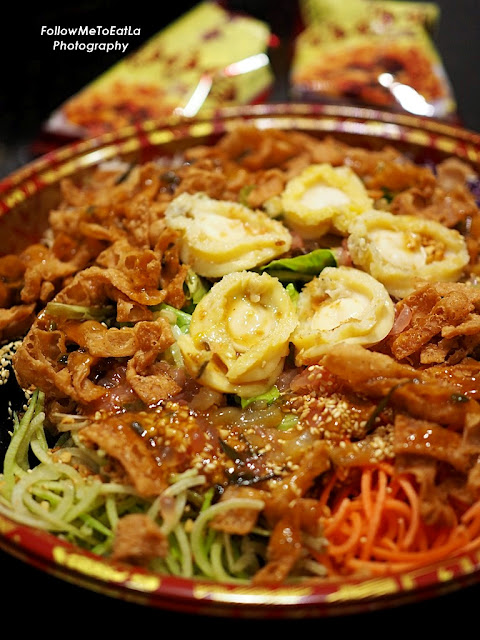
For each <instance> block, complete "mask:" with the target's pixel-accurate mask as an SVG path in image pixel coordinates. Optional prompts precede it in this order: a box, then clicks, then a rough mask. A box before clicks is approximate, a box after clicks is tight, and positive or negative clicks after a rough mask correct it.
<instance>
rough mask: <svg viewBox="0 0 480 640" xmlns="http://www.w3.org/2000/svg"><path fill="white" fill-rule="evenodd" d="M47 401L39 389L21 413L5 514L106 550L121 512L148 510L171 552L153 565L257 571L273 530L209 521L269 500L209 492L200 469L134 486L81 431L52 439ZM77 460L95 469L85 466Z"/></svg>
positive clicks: (171, 570)
mask: <svg viewBox="0 0 480 640" xmlns="http://www.w3.org/2000/svg"><path fill="white" fill-rule="evenodd" d="M43 403H44V395H43V393H41V392H35V393H34V394H33V395H32V396H31V397H30V399H29V400H28V404H27V407H26V410H25V412H24V413H23V415H21V416H20V415H18V414H15V415H14V418H13V431H12V437H11V441H10V444H9V447H8V450H7V453H6V455H5V459H4V467H3V473H2V474H0V513H2V514H4V515H6V516H7V517H9V518H11V519H13V520H15V521H18V522H20V523H23V524H26V525H28V526H32V527H35V528H37V529H43V530H45V531H49V532H51V533H53V534H54V535H57V536H59V537H61V538H63V539H64V540H68V541H70V542H72V543H73V544H75V545H77V546H78V547H81V548H83V549H87V550H89V551H92V552H93V553H96V554H99V555H101V556H104V557H108V556H109V555H110V554H111V552H112V548H113V542H114V538H115V530H116V526H117V524H118V522H119V520H120V518H121V517H122V516H123V515H125V514H129V513H143V514H146V515H148V516H150V517H151V518H152V520H154V521H155V522H156V523H157V524H158V526H159V527H160V528H161V530H162V531H163V533H164V534H165V535H166V536H167V538H168V542H169V552H168V555H167V556H166V557H165V558H155V559H154V560H153V561H152V563H151V568H152V569H153V570H156V571H160V572H162V573H166V574H171V575H178V576H182V577H189V578H195V577H204V578H205V577H208V578H213V579H215V580H221V581H226V580H228V581H229V582H232V581H233V582H239V583H244V582H248V580H249V579H250V578H251V576H252V575H253V574H254V573H255V571H257V570H258V568H259V566H261V562H262V559H264V558H265V554H266V548H267V542H268V533H267V532H263V531H262V532H258V533H256V534H255V535H253V536H242V537H236V536H233V535H229V534H225V533H223V532H217V531H215V530H213V529H212V528H210V527H209V526H208V523H209V522H210V520H211V519H212V518H213V517H215V515H217V514H219V513H221V512H224V511H226V510H228V509H239V508H248V509H252V508H253V509H258V510H259V511H260V510H261V509H262V508H263V501H261V500H254V499H251V498H241V499H240V498H238V499H234V500H228V501H224V502H215V501H214V489H213V488H208V489H207V490H206V491H202V487H203V486H204V485H205V481H206V478H205V477H204V476H203V475H202V474H201V473H199V472H198V471H197V470H194V469H190V470H188V471H185V472H184V473H182V474H177V475H175V476H174V477H172V478H171V483H170V485H169V486H168V488H167V489H165V491H164V492H163V494H161V495H160V496H157V497H156V498H151V499H145V498H144V497H142V496H140V495H139V494H138V493H137V491H136V490H135V488H134V487H133V486H130V485H128V484H120V483H118V482H116V481H114V480H112V479H110V478H109V477H108V475H107V474H106V473H105V470H104V469H103V468H102V464H103V458H102V456H101V455H95V454H92V452H91V451H90V450H87V449H86V448H85V447H84V446H83V445H82V442H81V440H80V439H79V438H78V436H77V435H76V434H75V432H72V433H70V434H62V435H61V436H60V437H59V438H58V439H57V441H56V442H55V445H56V446H55V447H52V446H51V445H50V446H49V444H48V439H49V437H50V434H48V432H47V431H46V429H45V424H44V422H45V414H44V411H43ZM75 462H77V463H81V464H82V465H84V466H85V467H87V468H88V469H89V470H90V471H91V475H88V474H85V473H80V472H79V471H78V470H77V469H76V468H75V466H74V464H72V463H75ZM100 478H101V479H100ZM172 500H173V508H171V505H172ZM165 504H168V505H169V508H168V509H165V507H164V505H165Z"/></svg>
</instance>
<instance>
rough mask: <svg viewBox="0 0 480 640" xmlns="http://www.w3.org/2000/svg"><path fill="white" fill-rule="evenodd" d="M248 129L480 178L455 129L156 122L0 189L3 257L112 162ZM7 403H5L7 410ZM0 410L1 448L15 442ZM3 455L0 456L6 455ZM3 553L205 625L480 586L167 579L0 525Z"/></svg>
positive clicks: (374, 114) (255, 116)
mask: <svg viewBox="0 0 480 640" xmlns="http://www.w3.org/2000/svg"><path fill="white" fill-rule="evenodd" d="M246 122H248V123H249V124H250V125H252V126H255V127H259V128H262V129H268V128H270V129H272V128H273V129H283V130H296V131H304V132H308V133H311V134H314V135H318V136H325V135H332V136H335V137H338V138H339V139H342V140H344V141H346V142H349V143H353V144H356V145H358V146H365V147H367V148H379V147H382V146H385V144H388V145H392V146H395V147H396V148H399V149H400V150H402V151H403V152H405V153H407V154H408V155H409V156H410V157H412V158H414V159H415V160H417V161H419V162H436V161H438V160H440V159H442V158H444V157H446V156H454V157H457V158H459V159H462V160H465V161H467V162H470V163H471V164H472V165H473V167H474V168H475V169H477V170H480V135H479V134H476V133H474V132H471V131H467V130H465V129H462V128H460V127H458V126H456V125H451V124H448V123H445V122H438V121H435V120H429V119H425V118H420V117H416V116H410V115H403V114H392V113H388V112H384V111H376V110H372V109H363V108H357V107H348V106H346V107H339V106H332V105H329V106H326V105H311V104H270V105H255V106H249V107H229V108H226V109H223V110H219V111H216V112H215V113H209V114H203V115H201V116H199V117H196V118H194V119H172V120H170V121H162V122H152V121H148V122H145V123H143V124H142V125H140V126H135V127H130V128H126V129H122V130H120V131H118V132H114V133H111V134H108V135H104V136H101V137H98V138H95V139H89V140H83V141H79V142H75V143H72V144H69V145H65V146H62V147H59V148H58V149H55V150H54V151H51V152H50V153H48V154H46V155H44V156H42V157H40V158H38V159H36V160H34V161H33V162H31V163H30V164H28V165H27V166H25V167H23V168H21V169H19V170H18V171H16V172H14V173H13V174H12V175H10V176H8V177H7V178H5V179H4V180H3V181H1V182H0V254H2V253H6V252H12V251H18V250H21V249H22V248H23V247H24V246H26V244H27V243H29V242H31V241H32V240H35V239H38V238H39V237H40V235H41V234H42V232H43V230H44V229H45V226H46V221H47V214H48V211H49V210H50V209H51V208H52V207H53V206H55V204H56V202H58V199H59V184H60V181H61V180H62V179H63V178H65V177H73V176H77V175H79V174H82V173H83V172H86V171H88V170H89V169H91V168H93V167H95V166H96V165H97V164H99V163H102V162H106V161H110V160H116V159H121V160H126V161H128V162H143V161H146V160H148V159H151V158H155V157H160V156H165V155H171V154H176V153H180V152H181V151H182V150H184V149H186V148H189V147H192V146H195V145H198V144H210V143H214V142H216V141H217V140H218V139H219V138H220V137H221V136H222V135H224V134H225V133H227V132H229V131H232V130H233V129H234V128H235V127H238V126H239V125H243V124H245V123H246ZM6 397H8V392H7V396H6V395H5V393H4V394H3V395H1V396H0V401H1V402H2V403H3V404H5V403H6ZM7 413H8V412H7V411H6V410H5V407H4V408H3V410H2V413H1V415H2V416H3V418H2V419H3V421H4V424H2V427H1V431H2V433H1V437H0V444H2V447H3V449H4V448H5V443H6V441H7V440H8V435H7V432H8V429H9V425H8V424H7V422H6V416H7ZM2 455H3V453H2ZM0 549H2V550H3V551H5V552H6V553H8V554H10V555H12V556H14V557H16V558H19V559H20V560H21V561H23V562H26V563H28V564H30V565H32V566H34V567H36V568H38V569H40V570H41V571H44V572H46V573H48V574H50V575H53V576H56V577H58V578H60V579H62V580H65V581H68V582H70V583H73V584H75V585H78V586H80V587H82V588H85V589H90V590H92V591H95V592H99V593H102V594H104V595H106V596H111V597H113V598H119V599H124V600H128V601H130V602H136V603H139V604H141V605H145V606H149V607H157V608H163V609H168V610H171V611H184V612H189V613H195V614H205V615H209V616H230V615H235V616H236V617H239V616H241V617H255V618H259V617H265V618H282V617H283V618H285V617H300V616H301V617H323V616H336V615H345V614H349V613H357V612H360V611H365V610H378V609H385V608H388V607H393V606H398V605H400V604H406V603H411V602H414V601H419V600H424V599H427V598H432V597H435V596H439V595H442V594H445V593H449V592H452V591H455V590H459V589H461V588H464V587H466V586H468V585H472V584H475V583H477V582H478V581H479V580H480V552H474V553H471V554H468V555H463V556H457V557H455V558H451V559H449V560H448V561H444V562H442V563H439V564H436V565H431V566H426V567H423V568H421V569H417V570H415V571H411V572H407V573H403V574H398V575H392V576H384V577H379V578H372V579H368V580H361V579H350V578H349V579H345V580H341V581H339V580H335V581H318V582H312V583H308V584H306V583H293V584H287V585H281V586H272V587H264V586H262V587H259V586H249V585H238V584H223V583H222V584H219V583H214V582H210V581H208V580H203V579H196V580H191V579H186V578H179V577H173V576H164V575H159V574H157V573H152V572H149V571H146V570H144V569H140V568H134V567H130V566H125V565H119V564H116V563H113V562H111V561H110V560H108V559H103V558H100V557H98V556H94V555H92V554H91V553H88V552H86V551H83V550H81V549H79V548H77V547H74V546H72V545H69V544H68V543H65V542H63V541H62V540H60V539H58V538H57V537H55V536H53V535H51V534H49V533H45V532H43V531H38V530H35V529H32V528H30V527H27V526H24V525H21V524H17V523H15V522H13V521H11V520H9V519H8V518H6V517H4V516H2V515H0Z"/></svg>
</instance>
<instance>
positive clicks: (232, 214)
mask: <svg viewBox="0 0 480 640" xmlns="http://www.w3.org/2000/svg"><path fill="white" fill-rule="evenodd" d="M165 222H166V224H167V226H169V227H170V228H172V229H175V230H177V231H178V232H179V233H180V257H181V259H182V261H183V262H184V263H186V264H189V265H190V266H191V268H192V269H193V271H195V273H197V274H198V275H200V276H204V277H207V278H221V277H222V276H224V275H226V274H228V273H230V272H232V271H242V270H245V269H253V268H255V267H257V266H259V265H261V264H264V263H266V262H268V261H270V260H272V259H273V258H276V257H278V256H280V255H282V254H283V253H285V252H287V251H288V250H289V249H290V246H291V243H292V236H291V234H290V232H289V231H288V229H287V228H286V227H285V226H284V225H283V224H282V223H281V222H279V221H278V220H274V219H272V218H271V217H270V216H268V215H267V214H266V213H265V212H263V211H260V210H252V209H250V208H248V207H246V206H244V205H243V204H241V203H239V202H231V201H225V200H215V199H212V198H210V197H209V196H207V195H206V194H202V193H196V194H189V193H182V194H181V195H179V196H178V197H177V198H175V199H174V200H173V201H172V202H171V203H170V204H169V206H168V207H167V209H166V211H165Z"/></svg>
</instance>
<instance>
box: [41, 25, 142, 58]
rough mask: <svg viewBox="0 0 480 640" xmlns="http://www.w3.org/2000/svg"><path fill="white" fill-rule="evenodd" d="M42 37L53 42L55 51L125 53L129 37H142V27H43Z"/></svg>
mask: <svg viewBox="0 0 480 640" xmlns="http://www.w3.org/2000/svg"><path fill="white" fill-rule="evenodd" d="M40 35H41V36H45V37H47V38H49V39H50V40H51V43H52V49H53V50H54V51H85V52H87V53H91V52H92V51H107V52H109V51H120V52H121V53H125V52H126V51H127V49H128V46H129V44H130V42H129V41H128V40H127V38H129V37H132V36H133V37H134V36H140V35H141V29H140V27H133V26H131V25H124V26H116V25H109V26H102V25H96V26H85V25H81V26H76V27H65V26H64V27H62V26H59V25H55V26H47V25H42V27H41V28H40Z"/></svg>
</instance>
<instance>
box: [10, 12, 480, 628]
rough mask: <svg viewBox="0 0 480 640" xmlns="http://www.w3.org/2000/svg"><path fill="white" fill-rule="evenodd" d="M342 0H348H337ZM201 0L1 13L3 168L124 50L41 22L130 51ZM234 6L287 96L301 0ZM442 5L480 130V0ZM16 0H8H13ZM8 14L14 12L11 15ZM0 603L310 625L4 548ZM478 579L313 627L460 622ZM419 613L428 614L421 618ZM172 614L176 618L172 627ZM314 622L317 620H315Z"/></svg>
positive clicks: (78, 624) (159, 618) (24, 617)
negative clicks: (54, 32) (55, 39)
mask: <svg viewBox="0 0 480 640" xmlns="http://www.w3.org/2000/svg"><path fill="white" fill-rule="evenodd" d="M339 1H342V0H339ZM194 4H196V3H194V2H186V1H184V0H174V2H172V3H168V4H167V3H165V2H164V3H162V2H160V1H159V0H157V2H153V3H152V2H145V1H143V0H134V1H132V2H130V3H128V4H127V5H122V7H120V6H119V3H118V2H113V1H108V0H104V1H103V2H94V1H93V0H91V1H80V2H77V3H76V4H75V5H72V4H69V3H66V2H62V3H60V2H47V1H45V2H43V3H41V4H38V5H33V6H34V8H33V10H32V9H31V8H28V7H27V6H26V5H25V4H24V3H20V2H17V5H16V6H13V7H11V13H10V14H4V17H3V20H2V27H3V28H2V38H1V40H0V42H1V45H0V46H1V54H2V55H1V65H2V66H1V68H2V75H1V79H2V83H1V89H0V177H2V176H3V175H6V174H7V173H8V172H10V171H11V170H13V169H15V168H16V167H18V166H19V165H21V164H23V163H24V162H25V161H28V160H29V159H30V158H31V143H32V141H33V140H34V139H35V138H36V137H37V135H38V133H39V130H40V128H41V124H42V123H43V122H44V121H45V120H46V118H47V117H48V116H49V115H50V113H51V112H52V111H53V110H54V109H55V108H56V107H58V106H59V105H60V104H61V102H62V101H63V100H65V99H66V98H68V97H69V96H70V95H72V94H73V93H74V92H76V91H78V90H79V89H81V88H82V87H83V86H84V85H85V84H87V83H88V82H89V81H91V80H93V79H94V78H95V77H96V76H97V75H98V74H99V73H101V72H102V71H105V70H107V69H108V68H109V67H110V66H111V65H112V64H114V63H115V62H116V61H117V60H118V59H119V58H120V57H121V56H120V54H113V53H109V54H105V53H100V52H96V53H90V54H88V53H85V52H80V53H72V52H54V51H52V50H51V41H50V39H48V38H46V37H44V36H41V35H40V28H41V26H42V25H44V24H45V25H60V26H79V25H97V24H98V25H111V24H113V25H117V26H120V25H124V24H125V25H129V26H131V27H140V28H141V36H139V37H134V36H132V37H131V38H129V42H130V45H129V48H128V52H131V51H132V50H133V49H134V48H137V47H138V46H140V45H141V44H142V42H144V41H145V40H147V39H148V38H149V37H150V36H152V35H153V34H155V33H156V32H157V31H159V30H160V29H162V28H163V27H164V26H166V25H167V24H168V23H169V22H171V21H172V20H173V19H174V18H176V17H178V16H180V15H181V14H182V13H184V12H185V11H186V10H188V9H189V8H191V7H192V6H194ZM229 4H230V6H231V8H233V9H239V10H244V11H246V12H248V13H249V14H250V15H253V16H256V17H259V18H261V19H265V20H267V21H268V22H269V24H270V25H271V27H272V30H273V31H274V32H275V33H276V34H277V35H278V36H279V37H280V38H281V43H282V44H281V48H280V49H279V50H278V51H277V53H276V54H275V57H274V58H272V63H274V65H275V67H276V69H277V71H278V73H279V75H278V77H277V82H276V85H275V87H274V92H273V94H272V98H271V99H272V101H281V100H282V99H285V77H284V75H282V72H284V69H282V67H281V64H282V60H283V59H284V58H283V57H282V51H284V50H285V48H288V44H289V40H290V37H291V30H292V26H293V24H294V17H295V8H296V3H295V0H258V1H254V0H250V1H248V0H244V1H240V0H237V1H235V0H232V2H230V3H229ZM438 5H439V6H440V7H441V10H442V15H441V20H440V24H439V26H438V28H437V32H436V34H435V42H436V45H437V48H438V50H439V52H440V54H441V55H442V58H443V62H444V66H445V68H446V71H447V73H448V75H449V77H450V81H451V83H452V86H453V89H454V92H455V96H456V99H457V103H458V109H459V116H460V119H461V121H462V123H463V125H464V126H465V127H467V128H469V129H472V130H475V131H479V132H480V74H479V63H480V1H479V0H442V1H439V2H438ZM9 6H10V5H9ZM5 15H9V17H8V18H5ZM0 580H1V582H0V584H1V585H2V587H1V589H2V591H1V592H0V605H1V611H2V621H3V624H7V623H8V622H12V623H13V625H14V626H13V629H12V630H13V631H14V632H15V631H17V632H18V631H19V630H23V631H28V632H30V633H31V632H38V631H42V632H45V633H48V632H52V631H53V632H61V633H62V635H63V634H65V635H66V634H71V633H72V632H75V631H78V632H79V633H81V634H82V635H83V634H84V635H87V634H88V635H92V634H95V635H98V632H99V631H100V632H102V631H103V632H105V631H106V632H109V636H110V635H113V634H115V635H117V633H118V631H119V630H120V631H122V630H123V631H124V632H125V635H126V634H127V633H130V632H131V631H130V630H134V632H135V633H148V634H152V633H154V634H164V633H172V631H173V633H175V634H176V635H177V634H178V633H179V632H180V633H189V634H191V633H192V631H193V632H194V633H198V631H200V632H201V633H204V634H208V635H210V634H212V633H214V634H215V633H219V634H222V637H223V636H224V635H225V636H226V637H229V636H230V635H231V634H232V633H235V634H236V633H242V632H245V631H247V633H248V632H250V633H255V634H263V633H265V632H267V633H270V634H272V633H276V634H278V632H279V631H280V632H282V631H284V632H285V634H291V633H292V631H295V632H297V633H298V632H300V633H305V631H306V627H305V624H306V621H302V620H290V621H281V622H273V621H266V622H265V621H264V622H261V621H258V620H250V621H243V620H231V619H214V620H211V619H208V618H196V617H194V616H191V615H186V614H177V613H174V612H168V611H159V610H151V609H146V608H144V607H142V606H140V605H135V604H132V603H128V602H119V601H117V600H115V599H112V598H108V597H106V596H103V595H100V594H96V593H93V592H90V591H87V590H84V589H81V588H80V587H77V586H75V585H72V584H69V583H65V582H63V581H61V580H60V579H58V578H55V577H52V576H47V575H45V574H44V573H42V572H40V571H39V570H37V569H35V568H33V567H30V566H28V565H27V564H25V563H23V562H22V561H20V560H17V559H16V558H12V557H10V556H9V555H7V554H5V553H3V552H0ZM477 601H480V586H470V587H467V588H465V589H463V590H462V591H459V592H455V593H452V594H449V595H443V596H441V597H439V598H436V599H428V600H426V601H425V602H418V603H412V604H408V605H404V606H401V607H395V608H394V609H392V610H388V611H379V612H367V611H366V612H365V613H362V614H360V615H355V616H347V617H343V618H326V619H322V620H319V621H318V623H316V627H315V629H316V632H318V631H319V632H325V631H326V632H327V633H328V632H333V633H335V634H336V635H337V637H338V634H342V633H348V632H350V633H351V632H352V631H353V632H354V633H355V634H358V632H359V631H360V632H362V633H363V632H366V633H372V632H373V633H375V632H378V633H381V634H382V635H384V634H385V633H387V634H389V633H391V632H392V629H395V630H397V631H398V632H399V633H402V632H405V631H407V632H409V633H411V632H413V633H417V632H419V631H420V630H425V631H427V632H429V633H430V634H431V633H435V631H437V630H442V628H443V625H444V624H445V623H446V624H447V625H448V624H449V623H450V622H453V623H454V624H455V626H456V627H457V628H458V630H459V631H460V630H462V629H465V630H466V629H467V628H468V626H469V625H472V630H473V629H474V628H475V627H474V626H473V625H475V624H476V623H477V616H478V605H477ZM418 619H419V620H420V621H421V622H420V624H419V623H418ZM168 624H172V625H173V627H172V628H168V626H166V625H168ZM309 628H310V627H309Z"/></svg>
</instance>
